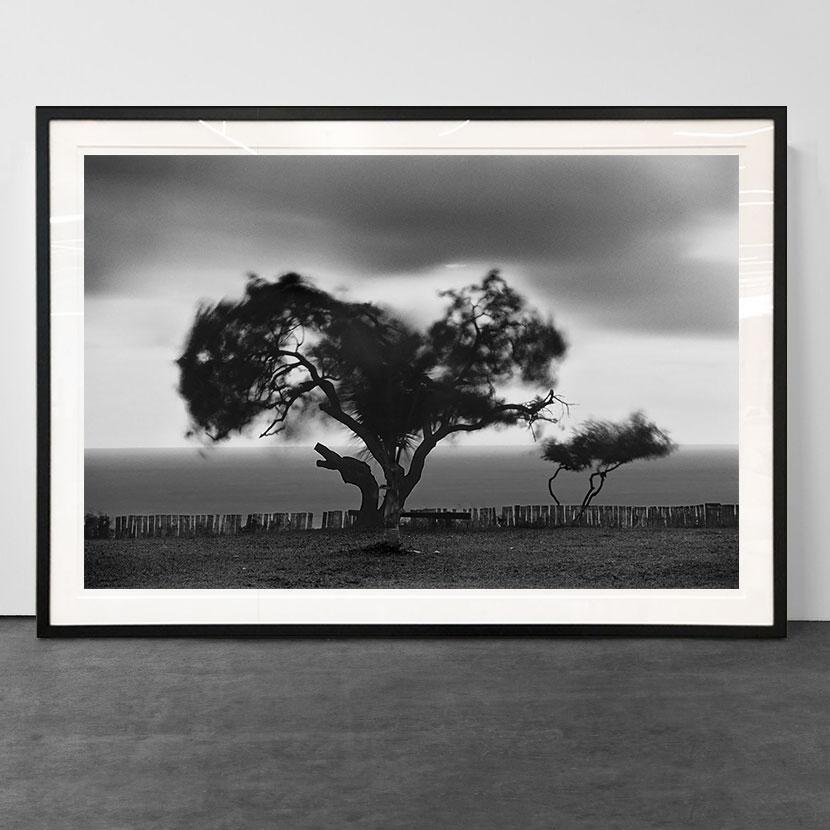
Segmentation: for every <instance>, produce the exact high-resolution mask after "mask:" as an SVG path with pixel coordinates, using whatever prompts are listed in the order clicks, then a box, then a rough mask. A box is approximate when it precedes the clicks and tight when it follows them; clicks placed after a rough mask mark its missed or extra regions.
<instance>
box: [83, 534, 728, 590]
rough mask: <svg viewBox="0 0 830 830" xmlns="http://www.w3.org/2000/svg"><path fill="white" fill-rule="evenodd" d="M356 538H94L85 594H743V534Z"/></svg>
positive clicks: (88, 544) (90, 544) (87, 545)
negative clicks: (386, 542) (374, 548)
mask: <svg viewBox="0 0 830 830" xmlns="http://www.w3.org/2000/svg"><path fill="white" fill-rule="evenodd" d="M371 541H374V539H371V538H368V537H365V536H361V535H360V534H357V533H353V532H348V531H323V530H316V531H298V532H286V533H279V534H273V535H261V536H226V537H205V538H198V539H176V538H161V539H127V540H88V541H87V542H86V543H85V568H84V575H85V586H86V587H87V588H737V587H738V531H737V528H718V529H709V528H700V529H697V528H695V529H686V528H670V529H665V530H663V529H625V530H618V529H608V530H604V529H601V528H559V529H532V528H521V529H519V528H511V529H505V530H489V531H488V530H483V531H479V532H476V531H462V532H452V531H420V532H411V533H405V534H404V537H403V542H404V546H405V550H403V551H401V552H399V553H394V554H389V553H375V552H371V551H367V550H364V549H363V548H365V547H366V546H368V545H369V543H370V542H371Z"/></svg>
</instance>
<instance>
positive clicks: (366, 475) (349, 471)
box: [314, 444, 384, 529]
mask: <svg viewBox="0 0 830 830" xmlns="http://www.w3.org/2000/svg"><path fill="white" fill-rule="evenodd" d="M314 449H315V451H316V452H318V453H319V454H320V455H322V456H323V459H322V460H318V461H317V466H318V467H322V468H324V469H326V470H336V471H337V472H338V473H340V478H342V479H343V481H344V482H345V483H346V484H352V485H354V486H355V487H357V488H358V489H359V490H360V509H359V511H358V514H357V526H358V527H359V528H361V529H371V528H377V529H379V528H381V527H384V519H383V513H382V512H381V510H380V509H379V508H378V498H379V495H380V487H379V486H378V483H377V481H376V480H375V477H374V476H373V475H372V469H371V467H369V465H368V464H367V463H366V462H365V461H361V460H360V459H358V458H350V457H348V456H342V455H340V454H339V453H336V452H335V451H334V450H330V449H329V448H328V447H327V446H325V445H324V444H317V445H315V447H314Z"/></svg>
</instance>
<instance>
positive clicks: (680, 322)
mask: <svg viewBox="0 0 830 830" xmlns="http://www.w3.org/2000/svg"><path fill="white" fill-rule="evenodd" d="M84 187H85V280H86V284H85V298H86V307H85V325H86V381H85V390H86V414H85V426H86V445H87V447H153V446H186V445H188V442H187V441H186V439H185V438H184V433H185V431H186V429H187V415H186V410H185V407H184V404H183V403H182V401H181V400H180V398H179V396H178V394H177V392H176V382H177V372H176V367H175V365H174V363H173V361H174V360H175V359H176V357H177V356H178V355H179V353H180V351H181V348H182V345H183V343H184V338H185V335H186V333H187V329H188V326H189V324H190V322H191V320H192V317H193V312H194V310H195V308H196V306H197V304H198V302H199V301H200V300H205V299H207V300H218V299H220V298H222V297H236V296H239V295H241V292H242V290H243V288H244V284H245V276H246V274H247V273H248V272H256V273H258V274H259V275H261V276H264V277H275V276H277V275H279V274H281V273H284V272H286V271H298V272H300V273H302V274H304V275H306V276H307V277H308V278H310V279H312V280H313V281H315V282H316V283H317V284H318V285H320V286H321V287H324V288H327V289H329V290H334V291H339V292H343V293H344V295H347V296H349V297H350V298H352V299H355V300H372V301H375V302H379V303H383V304H388V305H391V306H394V307H395V308H396V309H397V310H398V311H399V313H402V314H404V315H405V316H407V317H409V318H410V319H411V320H412V321H413V322H416V323H419V324H426V323H428V322H429V321H430V320H432V319H433V318H434V317H435V316H436V314H437V313H438V311H439V309H440V308H441V302H442V301H441V300H440V299H439V298H438V297H437V292H438V291H439V290H441V289H444V288H448V287H452V286H460V285H465V284H468V283H470V282H474V281H478V280H480V279H481V277H482V276H483V275H484V274H485V273H486V272H487V271H488V270H489V269H490V268H499V269H501V271H502V274H503V276H504V277H505V278H506V279H507V281H508V282H509V283H510V284H511V285H514V286H515V287H517V288H519V289H520V290H521V291H523V292H524V293H525V294H526V295H527V296H528V297H529V298H530V299H531V300H532V301H533V302H534V303H535V304H536V305H538V306H539V307H540V308H541V309H542V310H543V311H544V312H546V313H549V314H551V315H553V318H554V320H555V321H556V323H557V324H558V325H559V327H560V328H561V329H563V330H564V332H565V333H566V336H567V338H568V341H569V343H570V351H569V354H568V356H567V359H566V360H565V362H564V364H563V365H562V368H561V371H560V384H559V389H558V390H557V391H559V392H561V393H562V394H563V395H564V396H565V397H566V398H568V399H569V400H571V401H574V402H575V403H576V404H578V406H576V407H574V409H573V410H572V414H571V421H570V423H571V424H575V423H577V422H578V421H579V420H582V419H584V418H588V417H598V418H619V417H624V416H625V415H627V414H628V413H630V412H631V411H632V410H634V409H639V408H642V409H645V411H646V412H647V414H648V415H649V416H651V417H652V418H653V419H654V420H656V421H657V422H658V423H659V424H660V425H661V426H663V427H664V428H666V429H668V430H669V431H670V432H671V434H672V436H673V437H674V439H675V440H676V441H678V442H680V443H720V444H733V443H736V442H737V429H738V426H737V423H738V417H737V415H738V410H737V407H738V401H737V392H738V386H737V381H738V363H737V360H738V343H737V334H738V254H737V251H738V238H737V234H738V203H737V202H738V166H737V160H736V157H735V156H528V155H525V156H492V155H490V156H412V155H410V156H367V155H350V156H233V157H225V156H87V157H86V170H85V183H84ZM326 437H327V438H328V439H329V440H336V433H334V432H332V433H331V434H330V435H328V436H326ZM251 440H255V439H251ZM529 440H530V439H529V436H528V435H527V432H526V431H525V430H519V429H513V430H507V431H503V432H499V433H492V432H490V433H482V434H479V435H473V436H469V437H468V438H467V441H468V442H470V441H472V442H474V443H475V442H483V443H519V442H521V443H523V442H527V441H529ZM312 443H313V441H312Z"/></svg>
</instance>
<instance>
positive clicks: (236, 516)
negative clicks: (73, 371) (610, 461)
mask: <svg viewBox="0 0 830 830" xmlns="http://www.w3.org/2000/svg"><path fill="white" fill-rule="evenodd" d="M419 512H429V513H435V514H437V515H440V514H441V513H444V512H454V513H458V512H462V513H465V514H467V515H468V516H469V518H466V519H451V520H449V522H448V523H449V524H451V525H452V526H453V527H455V528H457V529H459V530H466V529H475V528H499V527H501V528H504V527H562V526H564V525H569V524H572V523H573V522H574V520H575V518H576V516H577V515H578V514H579V506H578V505H555V504H528V505H520V504H517V505H513V506H508V507H502V508H501V509H497V508H495V507H468V508H463V509H459V508H441V507H435V508H421V509H420V510H419ZM313 519H314V514H313V513H306V512H301V513H249V514H247V515H244V514H241V513H224V514H223V513H213V514H192V513H191V514H152V515H141V516H136V515H132V514H131V515H126V516H116V517H115V520H114V521H112V519H111V518H110V517H109V516H106V515H87V516H86V517H85V519H84V536H85V538H87V539H113V538H114V539H145V538H150V537H165V536H183V537H185V538H188V537H195V536H236V535H238V534H243V533H281V532H284V531H288V530H312V528H313ZM356 519H357V511H356V510H327V511H325V512H324V513H323V514H322V524H321V527H322V528H323V529H324V530H341V529H349V528H352V527H354V524H355V521H356ZM435 524H436V522H435V521H433V520H432V519H429V518H404V519H403V521H402V525H403V526H404V527H409V528H410V529H413V530H415V529H426V528H430V527H434V526H435ZM579 525H580V526H584V527H618V528H632V527H737V525H738V505H737V504H719V503H713V502H710V503H707V504H692V505H681V506H672V507H662V506H650V507H637V506H635V507H632V506H621V505H591V506H590V507H589V508H588V509H587V510H586V511H585V513H584V515H583V516H582V518H581V519H580V520H579Z"/></svg>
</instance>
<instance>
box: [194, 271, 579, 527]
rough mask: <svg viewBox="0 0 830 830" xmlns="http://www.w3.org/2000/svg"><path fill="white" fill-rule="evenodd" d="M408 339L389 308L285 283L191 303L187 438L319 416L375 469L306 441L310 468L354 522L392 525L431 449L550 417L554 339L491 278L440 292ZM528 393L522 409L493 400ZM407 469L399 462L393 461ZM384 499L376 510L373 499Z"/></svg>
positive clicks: (549, 327)
mask: <svg viewBox="0 0 830 830" xmlns="http://www.w3.org/2000/svg"><path fill="white" fill-rule="evenodd" d="M441 296H443V297H444V298H446V307H445V310H444V313H443V315H442V316H441V318H440V319H438V320H436V321H435V322H434V323H433V324H432V325H431V326H430V327H429V328H428V329H427V330H426V331H420V330H418V329H416V328H414V327H412V326H411V325H409V324H408V323H406V322H405V321H404V320H402V319H400V318H399V317H397V316H395V315H394V314H393V313H392V312H391V311H389V310H388V309H385V308H382V307H380V306H377V305H375V304H373V303H355V302H348V301H345V300H342V299H339V298H337V297H334V296H333V295H331V294H329V293H327V292H325V291H322V290H320V289H318V288H315V287H314V286H313V285H311V284H310V283H309V282H307V281H306V280H304V279H303V278H302V277H300V276H298V275H297V274H293V273H291V274H286V275H284V276H282V277H280V278H279V279H278V280H277V281H276V282H268V281H265V280H262V279H259V278H257V277H251V278H250V279H249V281H248V284H247V287H246V289H245V294H244V296H243V298H242V299H241V300H240V301H238V302H231V301H227V300H223V301H222V302H220V303H217V304H215V305H203V306H202V307H201V308H200V309H199V310H198V312H197V314H196V319H195V321H194V323H193V326H192V328H191V330H190V333H189V336H188V339H187V343H186V347H185V350H184V353H183V354H182V356H181V357H180V358H179V361H178V364H179V368H180V385H179V390H180V392H181V394H182V396H183V397H184V399H185V400H186V402H187V405H188V409H189V412H190V416H191V420H192V430H193V431H194V432H196V433H200V434H204V435H206V436H208V437H209V438H211V439H212V440H214V441H221V440H222V439H224V438H227V437H228V436H229V435H231V434H232V433H235V432H241V431H243V430H245V429H246V428H248V427H249V426H251V425H253V424H262V426H263V429H262V432H261V435H262V436H263V437H265V436H268V435H274V434H277V433H279V432H281V431H283V430H285V429H286V428H288V427H290V426H291V424H292V423H293V422H295V421H296V420H300V419H301V420H302V421H303V422H305V423H308V422H309V420H310V419H313V418H317V417H327V418H330V419H333V420H334V421H336V422H338V423H339V424H341V425H342V426H343V427H345V428H346V429H347V430H350V431H351V432H352V433H353V435H354V436H355V437H357V438H358V439H360V441H362V443H363V444H364V445H365V448H366V450H367V451H368V453H369V454H370V455H371V456H372V458H373V459H374V460H375V461H376V462H377V464H378V465H379V466H380V468H381V470H382V471H383V475H384V479H385V483H384V485H383V486H380V485H379V484H378V482H377V481H376V480H375V479H374V476H373V475H372V473H371V470H370V468H369V465H368V464H366V462H365V461H363V460H361V459H359V458H344V457H343V456H340V455H339V454H338V453H336V452H334V451H332V450H330V449H329V448H327V447H325V446H323V445H322V444H318V445H317V447H316V448H315V449H316V450H317V452H318V453H319V454H320V455H321V456H322V459H321V460H319V461H318V462H317V464H318V466H320V467H324V468H327V469H332V470H336V471H338V472H339V473H340V475H341V477H342V478H343V480H344V481H345V482H347V483H349V484H354V485H355V486H358V487H359V488H360V489H361V493H362V495H363V504H362V507H361V519H362V521H363V522H364V523H365V524H372V523H379V522H381V521H384V520H385V523H386V524H387V525H389V526H391V524H392V523H394V525H395V526H397V522H398V517H399V515H400V511H401V509H402V507H403V504H404V501H405V499H406V498H407V496H408V495H409V493H411V491H412V489H413V488H414V486H415V485H416V484H417V482H418V481H419V480H420V477H421V474H422V472H423V466H424V461H425V460H426V457H427V455H428V454H429V453H430V452H431V451H432V450H433V449H434V448H435V446H436V445H437V444H438V442H439V441H441V440H443V439H445V438H448V437H449V436H452V435H454V434H458V433H461V432H471V431H476V430H480V429H485V428H487V427H494V426H495V427H498V426H508V425H512V424H518V423H524V424H528V425H529V426H531V427H532V425H533V424H534V423H535V422H537V421H540V420H548V421H556V420H557V419H558V415H559V406H560V405H561V403H562V402H561V400H560V398H559V397H558V396H557V395H556V394H555V393H554V391H553V387H554V384H555V379H556V376H555V369H556V366H557V363H558V361H559V360H560V359H561V358H562V357H563V356H564V354H565V351H566V344H565V340H564V338H563V336H562V334H561V332H560V331H559V329H557V328H556V326H555V325H554V324H553V322H552V321H551V320H550V319H546V318H544V317H542V316H541V315H540V314H539V313H538V312H537V311H536V310H534V309H532V308H531V307H529V305H528V304H527V302H526V300H525V299H524V298H523V297H522V296H521V295H520V294H518V293H517V292H516V291H515V290H513V289H512V288H510V287H509V286H508V285H507V283H506V282H505V281H504V279H503V278H502V277H501V276H500V275H499V273H498V272H497V271H491V272H490V273H489V274H488V275H487V276H486V277H485V278H484V279H483V280H482V281H481V283H479V284H475V285H470V286H467V287H465V288H462V289H458V290H452V291H445V292H442V295H441ZM517 380H518V381H521V382H522V383H523V384H524V385H527V386H532V387H535V388H536V389H538V390H539V392H538V394H536V395H535V396H534V397H532V398H531V399H529V400H526V401H510V400H507V399H506V397H505V396H504V395H503V393H500V392H499V389H500V388H503V387H504V386H505V385H506V384H507V383H509V382H511V381H517ZM407 462H408V466H406V467H405V466H404V465H405V464H406V463H407ZM381 489H383V490H385V493H384V496H383V503H382V504H380V505H378V499H379V491H380V490H381Z"/></svg>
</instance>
